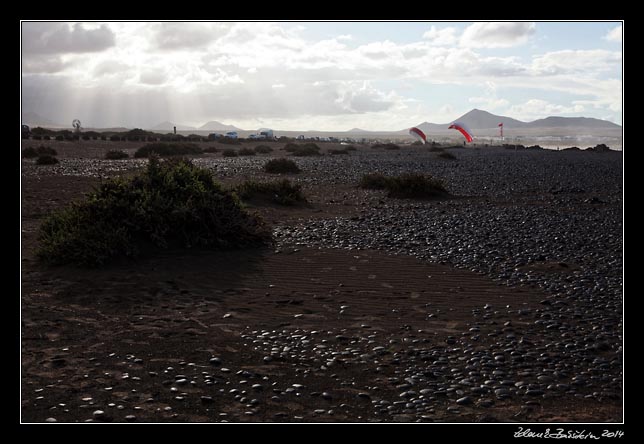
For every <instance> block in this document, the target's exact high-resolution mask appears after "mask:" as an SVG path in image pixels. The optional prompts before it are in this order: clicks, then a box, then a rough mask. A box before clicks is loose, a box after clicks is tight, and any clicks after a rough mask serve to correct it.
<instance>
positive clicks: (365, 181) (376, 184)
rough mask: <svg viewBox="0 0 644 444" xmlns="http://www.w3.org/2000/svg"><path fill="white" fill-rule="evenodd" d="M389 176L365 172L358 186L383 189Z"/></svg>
mask: <svg viewBox="0 0 644 444" xmlns="http://www.w3.org/2000/svg"><path fill="white" fill-rule="evenodd" d="M388 180H389V178H388V177H387V176H385V175H384V174H381V173H370V174H365V175H363V176H362V178H361V179H360V184H359V185H358V186H359V187H360V188H366V189H368V190H384V189H385V188H387V181H388Z"/></svg>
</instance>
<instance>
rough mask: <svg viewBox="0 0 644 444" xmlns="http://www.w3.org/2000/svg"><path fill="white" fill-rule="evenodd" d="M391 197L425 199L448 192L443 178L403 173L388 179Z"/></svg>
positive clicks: (388, 189)
mask: <svg viewBox="0 0 644 444" xmlns="http://www.w3.org/2000/svg"><path fill="white" fill-rule="evenodd" d="M387 191H389V193H388V196H389V197H398V198H412V199H414V198H415V199H423V198H429V197H438V196H443V195H446V194H447V190H446V189H445V185H444V184H443V182H442V181H441V180H438V179H435V178H433V177H431V176H425V175H422V174H402V175H400V176H396V177H391V178H389V180H388V181H387Z"/></svg>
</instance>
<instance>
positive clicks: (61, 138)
mask: <svg viewBox="0 0 644 444" xmlns="http://www.w3.org/2000/svg"><path fill="white" fill-rule="evenodd" d="M56 140H58V141H61V140H65V137H64V136H61V135H60V134H59V135H57V136H56Z"/></svg>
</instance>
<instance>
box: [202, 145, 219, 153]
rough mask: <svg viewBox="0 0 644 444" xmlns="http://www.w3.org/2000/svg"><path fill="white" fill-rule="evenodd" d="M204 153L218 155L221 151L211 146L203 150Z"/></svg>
mask: <svg viewBox="0 0 644 444" xmlns="http://www.w3.org/2000/svg"><path fill="white" fill-rule="evenodd" d="M203 152H204V153H218V152H219V150H218V149H217V147H214V146H209V147H207V148H204V149H203Z"/></svg>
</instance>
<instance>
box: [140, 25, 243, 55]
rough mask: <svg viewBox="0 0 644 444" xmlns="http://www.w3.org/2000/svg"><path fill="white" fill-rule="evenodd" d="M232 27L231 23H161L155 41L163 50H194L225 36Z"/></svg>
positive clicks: (158, 47)
mask: <svg viewBox="0 0 644 444" xmlns="http://www.w3.org/2000/svg"><path fill="white" fill-rule="evenodd" d="M230 28H231V24H228V23H181V22H166V23H160V24H158V25H157V28H156V32H155V34H154V37H153V42H154V46H155V47H156V48H157V49H161V50H170V51H172V50H188V51H193V50H198V49H199V48H202V47H204V46H207V45H208V44H210V43H211V42H213V41H215V40H217V39H218V38H220V37H222V36H224V35H225V34H226V33H227V32H228V31H229V30H230Z"/></svg>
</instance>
